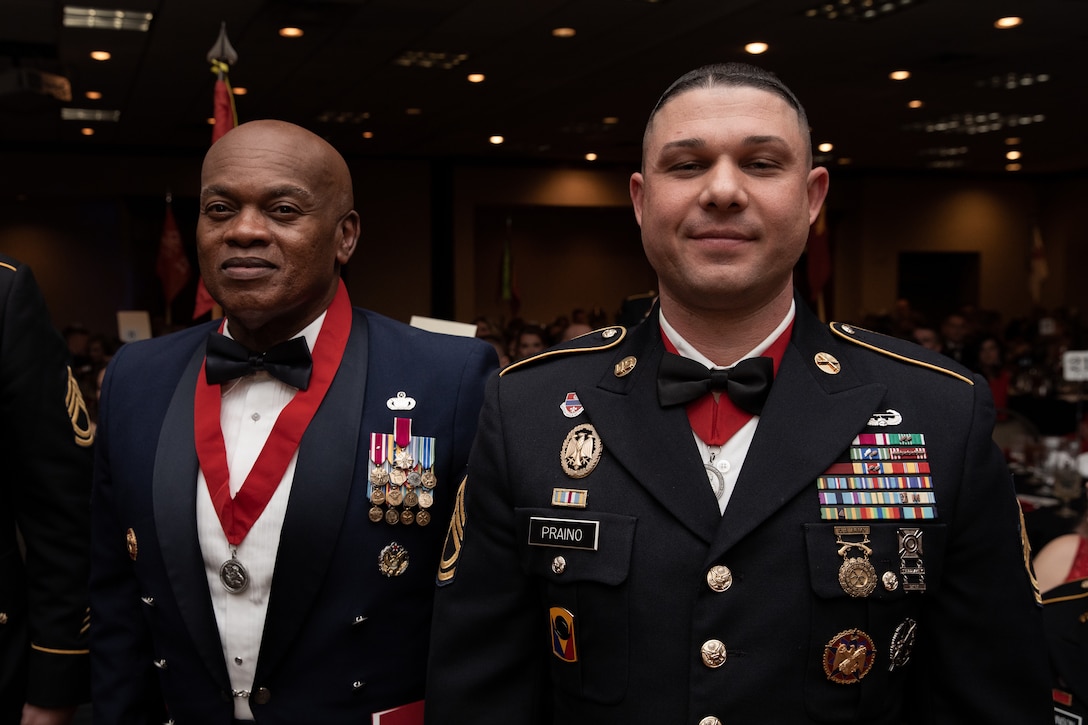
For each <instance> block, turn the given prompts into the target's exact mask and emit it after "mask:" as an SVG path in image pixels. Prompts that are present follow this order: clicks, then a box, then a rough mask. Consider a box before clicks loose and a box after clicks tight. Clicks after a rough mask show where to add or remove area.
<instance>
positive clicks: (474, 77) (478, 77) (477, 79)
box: [468, 73, 486, 83]
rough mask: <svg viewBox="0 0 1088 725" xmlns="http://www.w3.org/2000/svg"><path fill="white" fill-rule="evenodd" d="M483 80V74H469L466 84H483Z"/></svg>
mask: <svg viewBox="0 0 1088 725" xmlns="http://www.w3.org/2000/svg"><path fill="white" fill-rule="evenodd" d="M484 78H486V76H485V75H484V74H483V73H469V74H468V82H469V83H483V82H484Z"/></svg>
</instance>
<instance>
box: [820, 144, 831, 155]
mask: <svg viewBox="0 0 1088 725" xmlns="http://www.w3.org/2000/svg"><path fill="white" fill-rule="evenodd" d="M816 148H817V149H818V150H819V151H820V152H821V153H825V154H826V153H827V152H829V151H830V150H831V149H833V148H835V146H834V145H833V144H829V143H822V144H820V145H819V146H817V147H816Z"/></svg>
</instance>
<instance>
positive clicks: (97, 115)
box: [60, 108, 121, 123]
mask: <svg viewBox="0 0 1088 725" xmlns="http://www.w3.org/2000/svg"><path fill="white" fill-rule="evenodd" d="M60 118H61V120H62V121H100V122H111V123H112V122H115V121H120V120H121V112H120V111H106V110H102V109H99V108H62V109H60Z"/></svg>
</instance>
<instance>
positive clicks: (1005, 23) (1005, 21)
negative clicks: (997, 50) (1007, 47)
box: [994, 15, 1024, 30]
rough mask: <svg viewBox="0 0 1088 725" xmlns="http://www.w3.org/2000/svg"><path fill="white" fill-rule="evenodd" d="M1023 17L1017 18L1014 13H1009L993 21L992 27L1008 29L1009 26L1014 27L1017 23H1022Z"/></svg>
mask: <svg viewBox="0 0 1088 725" xmlns="http://www.w3.org/2000/svg"><path fill="white" fill-rule="evenodd" d="M1023 22H1024V19H1023V18H1018V17H1016V16H1015V15H1010V16H1008V17H1005V18H998V19H997V20H995V21H994V27H995V28H997V29H998V30H1008V29H1009V28H1015V27H1017V26H1018V25H1021V24H1023Z"/></svg>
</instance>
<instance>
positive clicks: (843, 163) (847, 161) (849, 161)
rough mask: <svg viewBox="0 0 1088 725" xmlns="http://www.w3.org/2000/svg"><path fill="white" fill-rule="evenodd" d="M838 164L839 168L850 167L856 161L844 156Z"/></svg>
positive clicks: (838, 160)
mask: <svg viewBox="0 0 1088 725" xmlns="http://www.w3.org/2000/svg"><path fill="white" fill-rule="evenodd" d="M836 163H838V165H839V166H848V165H849V164H852V163H854V160H853V159H852V158H850V157H849V156H843V157H842V158H840V159H837V161H836Z"/></svg>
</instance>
